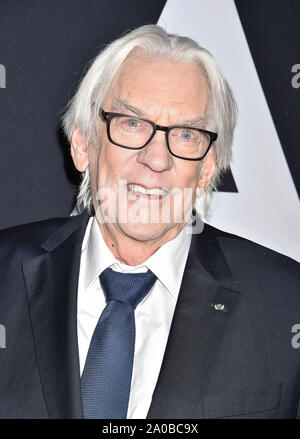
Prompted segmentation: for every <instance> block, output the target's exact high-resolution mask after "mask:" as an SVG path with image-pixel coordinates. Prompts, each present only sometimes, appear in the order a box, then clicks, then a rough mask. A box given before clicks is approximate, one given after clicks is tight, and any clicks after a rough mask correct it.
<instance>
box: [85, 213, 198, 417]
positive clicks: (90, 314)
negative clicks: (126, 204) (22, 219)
mask: <svg viewBox="0 0 300 439" xmlns="http://www.w3.org/2000/svg"><path fill="white" fill-rule="evenodd" d="M187 227H188V226H187ZM190 242H191V235H190V234H187V233H186V230H185V229H183V230H182V231H181V232H180V233H179V234H178V235H177V236H176V237H175V238H174V239H173V240H171V241H169V242H167V243H166V244H164V245H163V246H161V247H160V248H159V249H158V250H157V251H156V252H155V253H154V254H153V255H152V256H150V258H148V259H147V260H146V261H145V262H144V263H143V264H141V265H138V266H136V267H133V266H129V265H125V264H121V263H120V262H119V261H118V260H117V259H116V258H115V257H114V256H113V254H112V253H111V251H110V249H109V248H108V247H107V245H106V243H105V241H104V239H103V237H102V233H101V231H100V227H99V225H98V223H97V221H96V218H95V217H92V218H90V220H89V223H88V226H87V229H86V232H85V236H84V239H83V243H82V251H81V260H80V272H79V283H78V318H77V328H78V345H79V359H80V374H82V371H83V369H84V364H85V360H86V357H87V353H88V349H89V345H90V341H91V339H92V335H93V332H94V329H95V327H96V325H97V322H98V320H99V317H100V315H101V313H102V311H103V309H104V308H105V306H106V303H105V296H104V293H103V291H102V289H101V285H100V281H99V276H100V274H101V273H102V271H104V270H105V269H106V268H108V267H111V268H112V269H113V270H116V271H121V272H130V273H137V272H145V271H147V269H149V270H151V271H152V272H153V273H154V274H155V276H156V277H157V280H156V282H155V283H154V285H153V287H152V288H151V290H150V291H149V293H148V294H147V296H146V297H145V298H144V299H143V300H142V301H141V302H140V303H139V304H138V306H137V308H136V310H135V325H136V338H135V351H134V362H133V372H132V381H131V390H130V398H129V405H128V412H127V419H137V418H138V419H145V418H146V416H147V413H148V410H149V408H150V404H151V400H152V394H153V392H154V389H155V386H156V382H157V379H158V375H159V371H160V368H161V364H162V359H163V356H164V351H165V348H166V343H167V339H168V335H169V331H170V326H171V321H172V318H173V313H174V309H175V305H176V301H177V298H178V293H179V289H180V285H181V281H182V276H183V272H184V267H185V264H186V259H187V256H188V251H189V247H190Z"/></svg>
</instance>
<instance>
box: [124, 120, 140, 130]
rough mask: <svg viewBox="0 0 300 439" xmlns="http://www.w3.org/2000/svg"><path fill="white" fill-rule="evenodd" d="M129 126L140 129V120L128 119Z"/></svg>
mask: <svg viewBox="0 0 300 439" xmlns="http://www.w3.org/2000/svg"><path fill="white" fill-rule="evenodd" d="M127 124H128V125H129V126H130V127H132V128H135V127H138V126H139V125H140V121H139V120H138V119H128V120H127Z"/></svg>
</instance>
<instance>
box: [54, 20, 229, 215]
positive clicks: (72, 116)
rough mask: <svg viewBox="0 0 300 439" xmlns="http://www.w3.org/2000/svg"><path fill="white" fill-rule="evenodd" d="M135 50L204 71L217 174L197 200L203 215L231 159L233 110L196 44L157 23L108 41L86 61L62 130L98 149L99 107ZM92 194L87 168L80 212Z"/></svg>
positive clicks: (208, 59)
mask: <svg viewBox="0 0 300 439" xmlns="http://www.w3.org/2000/svg"><path fill="white" fill-rule="evenodd" d="M136 51H144V52H145V53H146V54H149V55H150V56H159V57H165V58H168V59H171V60H175V61H184V62H190V63H193V64H196V65H198V66H199V67H200V69H201V71H202V72H203V73H204V75H205V77H206V80H207V84H208V88H209V103H208V120H207V125H206V127H205V128H206V129H208V130H211V131H215V132H217V133H218V139H217V141H216V142H215V144H214V147H215V152H216V171H215V174H214V176H213V178H212V181H211V184H210V186H209V188H208V190H206V192H205V193H204V195H202V196H201V197H200V198H199V199H198V200H197V201H196V205H195V207H196V209H197V210H198V212H199V213H200V214H201V215H202V216H205V214H206V211H207V207H208V203H209V198H210V193H211V190H212V188H213V187H214V188H215V187H216V185H217V183H218V182H219V179H220V176H221V174H222V173H223V172H224V171H225V170H226V169H227V168H228V166H229V163H230V159H231V147H232V141H233V131H234V128H235V124H236V116H237V106H236V103H235V100H234V97H233V94H232V91H231V88H230V86H229V85H228V83H227V81H226V79H225V78H224V76H223V75H222V73H221V71H220V69H219V67H218V66H217V64H216V61H215V59H214V57H213V56H212V55H211V53H210V52H209V51H208V50H206V49H204V48H202V47H201V46H199V44H198V43H196V41H194V40H192V39H190V38H187V37H182V36H178V35H171V34H167V32H166V31H165V30H164V29H163V28H162V27H160V26H157V25H146V26H142V27H139V28H137V29H135V30H133V31H131V32H129V33H127V34H126V35H124V36H122V37H121V38H119V39H117V40H115V41H113V42H112V43H110V44H109V45H108V46H107V47H106V48H105V49H104V50H103V51H101V52H100V53H99V54H98V55H97V56H96V58H95V59H94V60H93V62H92V63H91V65H90V67H89V69H88V71H87V73H86V74H85V76H84V77H83V79H82V80H81V82H80V84H79V87H78V89H77V92H76V94H75V95H74V97H73V99H72V100H71V101H70V102H69V104H68V107H67V111H66V112H65V114H64V117H63V128H64V132H65V134H66V136H67V137H68V139H69V141H70V140H71V137H72V133H73V130H74V127H77V128H78V129H79V130H80V132H81V134H82V135H83V136H84V137H85V138H86V139H88V140H89V141H90V142H92V143H93V144H94V146H95V147H98V146H99V142H98V141H97V139H98V124H99V108H100V107H101V105H102V103H103V101H104V99H105V97H106V95H107V93H108V91H109V89H110V86H111V84H112V81H113V79H114V77H115V75H116V73H117V72H118V70H119V68H120V67H121V65H122V64H123V62H124V61H125V59H126V58H127V57H128V56H129V55H130V54H132V53H133V52H136ZM92 205H93V201H92V191H91V185H90V175H89V169H87V170H86V171H85V172H83V174H82V180H81V184H80V187H79V192H78V196H77V209H78V211H79V212H81V211H83V210H84V209H88V210H90V209H91V208H92Z"/></svg>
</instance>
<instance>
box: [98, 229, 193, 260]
mask: <svg viewBox="0 0 300 439" xmlns="http://www.w3.org/2000/svg"><path fill="white" fill-rule="evenodd" d="M97 222H98V225H99V227H100V230H101V233H102V237H103V239H104V241H105V243H106V245H107V246H108V248H109V249H110V251H111V252H112V254H113V255H114V257H115V258H116V259H117V260H118V261H119V262H121V263H122V264H126V265H131V266H136V265H140V264H142V263H143V262H145V261H146V260H147V259H148V258H149V257H150V256H152V255H153V253H155V252H156V250H158V249H159V248H160V247H161V246H162V245H163V244H165V243H166V242H168V241H171V240H172V239H174V238H175V237H176V236H177V235H178V233H179V232H180V231H181V230H182V229H183V227H184V226H185V224H179V225H177V227H174V228H173V229H170V230H168V231H167V232H166V233H164V234H163V235H162V236H159V237H157V238H154V239H150V240H141V239H136V238H134V237H132V236H129V235H127V234H126V233H124V232H122V231H120V230H118V226H117V224H108V223H105V224H103V223H101V222H99V221H97Z"/></svg>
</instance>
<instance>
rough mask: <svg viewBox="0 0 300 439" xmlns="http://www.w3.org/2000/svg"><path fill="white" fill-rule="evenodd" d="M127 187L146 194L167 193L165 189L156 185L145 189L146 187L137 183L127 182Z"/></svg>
mask: <svg viewBox="0 0 300 439" xmlns="http://www.w3.org/2000/svg"><path fill="white" fill-rule="evenodd" d="M128 188H129V189H130V190H131V191H134V192H139V193H141V194H146V195H166V194H167V193H168V191H165V190H164V189H160V188H158V187H154V188H151V189H147V188H145V187H143V186H140V185H138V184H131V183H130V184H128Z"/></svg>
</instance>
